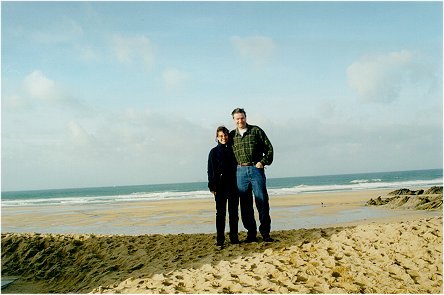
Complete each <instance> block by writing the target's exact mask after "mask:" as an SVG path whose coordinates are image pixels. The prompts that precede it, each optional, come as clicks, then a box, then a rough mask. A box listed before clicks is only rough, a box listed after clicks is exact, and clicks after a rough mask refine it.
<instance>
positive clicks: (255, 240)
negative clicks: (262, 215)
mask: <svg viewBox="0 0 444 295" xmlns="http://www.w3.org/2000/svg"><path fill="white" fill-rule="evenodd" d="M257 242H258V240H257V238H256V237H247V239H246V240H245V243H257Z"/></svg>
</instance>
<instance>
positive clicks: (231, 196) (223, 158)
mask: <svg viewBox="0 0 444 295" xmlns="http://www.w3.org/2000/svg"><path fill="white" fill-rule="evenodd" d="M216 138H217V146H216V147H214V148H212V149H211V151H210V153H209V155H208V170H207V171H208V188H209V189H210V191H211V193H212V194H213V195H214V198H215V200H216V231H217V237H216V245H217V246H220V247H222V246H223V245H224V243H225V219H226V213H227V202H228V214H229V218H228V219H229V224H230V241H231V243H232V244H239V239H238V222H239V209H238V208H239V195H238V193H237V187H236V159H235V157H234V154H233V150H232V147H231V142H230V140H229V139H230V137H229V130H228V129H227V128H226V127H224V126H219V127H217V130H216Z"/></svg>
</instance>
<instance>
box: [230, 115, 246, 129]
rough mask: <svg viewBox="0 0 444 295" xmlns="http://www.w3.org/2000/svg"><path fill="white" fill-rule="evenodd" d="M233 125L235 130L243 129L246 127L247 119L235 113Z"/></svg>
mask: <svg viewBox="0 0 444 295" xmlns="http://www.w3.org/2000/svg"><path fill="white" fill-rule="evenodd" d="M233 120H234V123H235V124H236V127H237V128H240V129H244V128H246V127H247V118H246V117H245V115H244V114H242V113H236V114H234V115H233Z"/></svg>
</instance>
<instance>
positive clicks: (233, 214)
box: [215, 191, 239, 243]
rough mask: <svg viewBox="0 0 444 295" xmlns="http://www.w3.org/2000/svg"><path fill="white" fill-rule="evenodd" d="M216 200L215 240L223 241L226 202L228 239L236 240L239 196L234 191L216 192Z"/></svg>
mask: <svg viewBox="0 0 444 295" xmlns="http://www.w3.org/2000/svg"><path fill="white" fill-rule="evenodd" d="M215 200H216V230H217V241H218V242H220V243H223V242H224V241H225V220H226V216H227V203H228V220H229V225H230V241H231V242H235V241H237V240H238V222H239V209H238V208H239V196H238V195H237V193H236V192H234V193H228V192H223V191H220V192H217V193H216V196H215Z"/></svg>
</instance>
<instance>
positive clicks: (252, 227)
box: [237, 166, 271, 238]
mask: <svg viewBox="0 0 444 295" xmlns="http://www.w3.org/2000/svg"><path fill="white" fill-rule="evenodd" d="M237 188H238V192H239V197H240V207H241V216H242V223H243V224H244V227H245V228H246V229H247V231H248V237H250V238H253V237H256V233H257V228H256V220H255V218H254V208H253V194H254V201H255V203H256V208H257V211H258V213H259V221H260V225H259V232H260V233H261V234H262V236H263V237H268V236H269V235H270V230H271V218H270V204H269V198H268V192H267V188H266V177H265V172H264V169H259V168H256V167H255V166H238V168H237Z"/></svg>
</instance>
